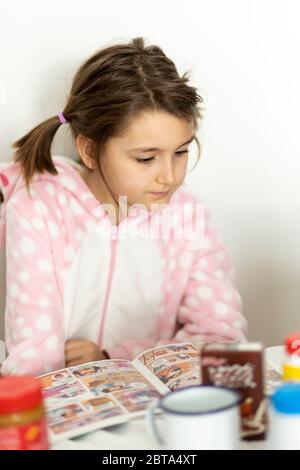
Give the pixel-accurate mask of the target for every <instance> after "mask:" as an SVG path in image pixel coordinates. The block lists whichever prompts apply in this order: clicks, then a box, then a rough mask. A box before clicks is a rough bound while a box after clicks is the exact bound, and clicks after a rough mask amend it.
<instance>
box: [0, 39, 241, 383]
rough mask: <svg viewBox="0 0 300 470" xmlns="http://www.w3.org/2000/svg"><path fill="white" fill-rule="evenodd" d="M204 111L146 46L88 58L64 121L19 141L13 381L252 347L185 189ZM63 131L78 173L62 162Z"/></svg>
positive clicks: (6, 219)
mask: <svg viewBox="0 0 300 470" xmlns="http://www.w3.org/2000/svg"><path fill="white" fill-rule="evenodd" d="M200 102H202V99H201V97H200V96H199V95H198V94H197V91H196V89H195V88H194V87H192V86H190V85H189V84H188V78H187V74H183V76H180V75H179V74H178V72H177V70H176V67H175V65H174V63H173V62H172V61H171V60H170V59H169V58H168V57H167V56H166V55H165V54H164V52H163V51H162V50H161V49H160V48H159V47H157V46H148V47H145V44H144V40H143V38H135V39H133V40H132V41H131V42H129V43H128V44H116V45H113V46H110V47H106V48H104V49H102V50H100V51H98V52H96V53H95V54H94V55H93V56H92V57H90V58H88V59H87V60H86V61H85V62H84V63H83V64H82V66H81V67H80V68H79V70H78V72H77V73H76V75H75V77H74V81H73V84H72V88H71V91H70V94H69V96H68V99H67V103H66V106H65V109H64V110H63V112H60V113H59V114H58V115H57V116H54V117H51V118H49V119H47V120H45V121H44V122H42V123H41V124H39V125H37V126H36V127H35V128H34V129H32V130H31V131H30V132H28V133H27V134H26V135H25V136H24V137H22V138H20V139H19V140H18V141H17V142H15V143H14V145H13V146H14V148H15V149H16V152H15V156H14V162H11V163H8V164H5V165H2V170H1V172H0V173H1V175H0V176H1V188H2V194H3V197H2V199H3V205H2V210H1V217H2V221H1V225H2V233H3V237H4V235H5V236H6V237H5V239H6V256H7V298H6V344H7V350H8V357H7V359H6V360H5V362H4V365H3V368H2V373H4V374H14V373H17V374H23V373H31V374H36V375H37V374H41V373H44V372H48V371H51V370H54V369H59V368H62V367H64V366H73V365H76V364H81V363H85V362H89V361H93V360H101V359H105V358H108V357H110V358H120V359H132V358H133V357H135V356H136V355H137V354H139V353H141V352H142V351H143V350H145V349H147V348H150V347H153V346H155V345H161V344H168V343H172V342H184V341H193V342H201V341H218V340H219V341H232V340H244V339H245V336H244V334H245V328H246V321H245V319H244V318H243V316H242V315H241V314H240V298H239V295H238V293H237V292H236V290H235V289H234V288H233V286H232V279H231V278H232V268H231V264H230V260H229V257H228V255H227V252H226V250H225V248H224V246H223V245H222V242H221V241H220V238H219V236H218V235H217V233H216V231H215V230H214V228H213V227H212V226H211V224H210V222H209V216H208V212H207V211H206V210H205V209H203V208H202V206H201V205H200V204H199V203H198V201H197V199H196V198H195V197H194V196H193V195H191V194H189V193H188V192H186V191H185V190H184V189H183V183H184V178H185V175H186V169H187V162H188V147H189V144H190V143H191V142H192V141H193V140H195V142H196V143H197V145H198V149H199V142H198V140H197V138H196V131H197V128H198V125H199V120H200V118H201V112H200V107H199V103H200ZM62 124H67V125H68V126H69V127H70V129H71V132H72V136H73V138H74V141H75V143H76V148H77V152H78V156H77V157H78V160H79V161H78V162H75V161H71V160H69V159H67V158H65V157H62V156H56V157H55V156H54V157H52V156H51V153H50V150H51V144H52V140H53V138H54V135H55V133H56V131H57V129H58V128H59V127H60V126H61V125H62ZM195 224H196V226H197V228H196V231H193V230H192V227H194V225H195ZM182 229H184V233H183V232H182Z"/></svg>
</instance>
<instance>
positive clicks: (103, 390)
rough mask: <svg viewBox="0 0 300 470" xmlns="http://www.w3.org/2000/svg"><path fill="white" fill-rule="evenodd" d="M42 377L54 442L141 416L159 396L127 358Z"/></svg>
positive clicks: (96, 362) (87, 365)
mask: <svg viewBox="0 0 300 470" xmlns="http://www.w3.org/2000/svg"><path fill="white" fill-rule="evenodd" d="M40 379H41V381H42V386H43V395H44V402H45V406H46V412H47V420H48V429H49V437H50V441H51V442H52V443H54V442H57V441H58V440H61V439H65V438H71V437H75V436H79V435H81V434H84V433H86V432H90V431H92V430H94V429H99V428H101V427H107V426H111V425H114V424H118V423H121V422H124V421H127V420H128V419H129V418H132V417H135V416H139V415H141V414H143V413H144V411H145V409H146V408H148V406H149V404H150V403H151V402H152V401H154V400H155V399H157V398H159V396H160V394H159V393H158V391H157V390H156V389H155V388H154V386H153V385H152V384H151V383H150V382H149V381H148V380H147V379H146V378H145V377H144V376H143V375H141V374H140V373H139V372H138V371H137V370H135V368H134V367H133V365H132V363H131V362H130V361H127V360H112V359H110V360H104V361H95V362H91V363H87V364H83V365H79V366H75V367H70V368H66V369H62V370H59V371H55V372H52V373H49V374H45V375H43V376H40Z"/></svg>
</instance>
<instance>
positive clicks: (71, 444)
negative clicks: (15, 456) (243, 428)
mask: <svg viewBox="0 0 300 470" xmlns="http://www.w3.org/2000/svg"><path fill="white" fill-rule="evenodd" d="M266 359H267V361H268V362H269V363H270V364H271V365H272V366H273V367H274V369H276V370H277V371H278V372H280V371H281V364H282V362H283V346H274V347H271V348H267V349H266ZM161 420H162V418H160V417H157V423H158V427H159V426H160V422H161ZM240 446H241V447H240V448H241V449H242V450H243V449H247V450H251V449H253V450H254V449H260V450H264V449H268V448H269V443H268V441H267V440H266V441H252V442H247V441H241V443H240ZM52 449H54V450H80V449H90V450H116V449H120V450H137V449H143V450H150V449H152V450H162V448H161V447H160V446H159V445H158V444H157V443H156V441H155V439H154V437H153V436H152V434H151V432H150V429H149V427H148V425H147V422H146V420H145V419H144V418H137V419H134V420H131V421H129V422H127V423H124V424H120V425H117V426H113V427H110V428H106V429H100V430H98V431H94V432H91V433H89V434H86V435H85V436H81V437H78V438H76V439H68V440H64V441H61V442H59V443H58V444H56V445H54V446H53V447H52Z"/></svg>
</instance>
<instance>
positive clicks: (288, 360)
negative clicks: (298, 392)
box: [283, 332, 300, 382]
mask: <svg viewBox="0 0 300 470" xmlns="http://www.w3.org/2000/svg"><path fill="white" fill-rule="evenodd" d="M283 380H288V381H293V382H294V381H296V382H299V381H300V332H298V333H292V334H290V335H289V336H287V337H286V338H285V360H284V364H283Z"/></svg>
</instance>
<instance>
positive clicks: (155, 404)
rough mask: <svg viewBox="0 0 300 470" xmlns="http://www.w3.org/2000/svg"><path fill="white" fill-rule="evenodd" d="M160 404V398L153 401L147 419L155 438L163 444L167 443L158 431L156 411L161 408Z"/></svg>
mask: <svg viewBox="0 0 300 470" xmlns="http://www.w3.org/2000/svg"><path fill="white" fill-rule="evenodd" d="M158 404H159V400H158V401H155V402H153V403H152V404H151V405H150V406H149V408H148V409H147V413H146V419H147V423H148V427H149V429H150V430H151V433H152V435H153V437H154V439H155V440H156V442H157V443H158V444H160V445H161V446H163V445H165V442H164V440H163V438H162V437H161V435H160V433H159V431H158V428H157V424H156V421H155V411H156V410H159V405H158Z"/></svg>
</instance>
